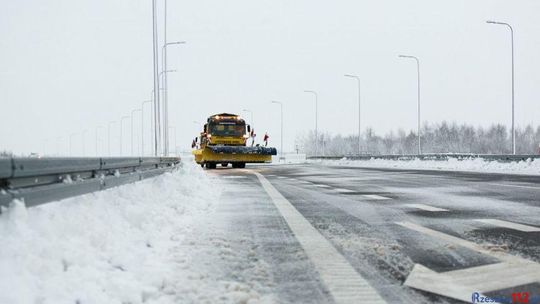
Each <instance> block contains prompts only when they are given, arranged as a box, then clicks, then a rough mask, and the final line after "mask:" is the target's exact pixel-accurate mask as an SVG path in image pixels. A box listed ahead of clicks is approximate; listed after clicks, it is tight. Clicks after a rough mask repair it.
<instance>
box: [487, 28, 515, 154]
mask: <svg viewBox="0 0 540 304" xmlns="http://www.w3.org/2000/svg"><path fill="white" fill-rule="evenodd" d="M486 22H487V23H488V24H496V25H504V26H506V27H508V29H510V38H511V43H512V154H514V155H515V154H516V129H515V116H514V114H515V111H514V101H515V99H514V92H515V90H514V84H515V81H514V74H515V72H514V28H513V27H512V26H511V25H510V24H508V23H506V22H498V21H491V20H490V21H486Z"/></svg>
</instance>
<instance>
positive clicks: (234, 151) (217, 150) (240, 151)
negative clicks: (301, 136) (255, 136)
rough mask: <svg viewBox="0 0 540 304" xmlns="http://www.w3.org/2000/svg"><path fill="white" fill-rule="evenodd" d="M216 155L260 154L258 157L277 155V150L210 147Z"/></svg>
mask: <svg viewBox="0 0 540 304" xmlns="http://www.w3.org/2000/svg"><path fill="white" fill-rule="evenodd" d="M208 148H209V149H210V150H212V152H214V153H223V154H258V155H277V150H276V148H267V147H245V146H209V147H208Z"/></svg>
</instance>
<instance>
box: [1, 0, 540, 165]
mask: <svg viewBox="0 0 540 304" xmlns="http://www.w3.org/2000/svg"><path fill="white" fill-rule="evenodd" d="M158 3H159V5H160V6H161V5H162V3H163V2H162V1H158ZM160 13H161V12H160ZM168 16H169V25H168V40H169V41H174V40H185V41H187V42H188V44H186V45H182V46H173V47H170V48H169V68H170V69H177V70H178V72H177V73H175V74H170V77H169V88H170V92H169V96H170V97H169V102H170V124H171V125H173V126H175V127H176V128H177V145H178V146H180V147H181V149H189V145H190V143H191V139H192V138H193V137H194V136H196V135H197V133H198V131H199V129H200V128H201V126H200V125H197V124H195V123H193V121H199V122H202V121H204V120H205V119H206V117H207V116H209V115H210V114H214V113H220V112H232V113H240V114H244V113H242V109H245V108H247V109H250V110H252V111H253V114H254V120H255V121H254V124H253V125H254V127H255V129H256V131H257V133H258V134H259V136H261V135H262V134H263V133H264V131H268V132H269V134H270V136H271V141H272V140H273V144H275V145H277V143H278V142H279V107H278V106H277V105H275V104H271V103H270V101H271V100H279V101H282V102H283V103H284V113H285V114H284V123H285V149H286V150H292V149H293V146H294V140H295V137H296V135H297V134H301V133H302V132H304V133H305V132H306V131H308V130H310V129H313V128H314V124H315V123H314V101H313V96H312V95H309V94H306V93H304V92H303V90H306V89H310V90H316V91H318V93H319V129H320V131H328V132H331V133H334V134H336V133H342V134H346V135H347V134H353V133H356V130H357V119H358V118H357V96H356V93H357V90H356V83H355V82H354V80H353V79H348V78H345V77H344V76H343V74H345V73H351V74H357V75H359V76H360V77H361V79H362V102H363V104H362V124H363V126H364V128H365V127H367V126H370V127H373V128H374V130H375V131H376V132H378V133H385V132H388V131H389V130H396V129H398V128H404V129H407V130H409V129H415V127H416V67H415V65H414V62H412V61H408V60H403V59H399V58H398V57H397V56H398V55H399V54H400V53H404V54H411V55H416V56H418V57H419V58H420V60H421V72H422V111H423V117H422V121H428V122H440V121H442V120H447V121H456V122H458V123H462V122H466V123H470V124H473V125H482V126H487V125H490V124H492V123H504V124H506V125H508V126H510V119H511V115H510V110H511V107H510V105H511V103H510V102H511V87H510V83H511V82H510V80H511V74H510V72H511V69H510V67H511V66H510V63H511V61H510V58H511V57H510V34H509V31H508V30H507V29H506V28H505V27H502V26H496V25H488V24H486V23H485V21H486V20H488V19H494V20H499V21H505V22H509V23H511V24H512V25H513V26H514V28H515V47H516V49H515V52H516V54H515V56H516V76H515V79H516V121H517V125H525V124H529V123H532V124H534V125H538V124H539V120H540V59H539V58H538V54H539V52H540V21H539V19H538V16H540V1H538V0H529V1H525V0H518V1H509V0H506V1H481V0H476V1H471V0H451V1H435V0H422V1H420V0H417V1H403V0H376V1H375V0H373V1H359V0H356V1H313V0H309V1H308V0H297V1H290V0H288V1H285V0H283V1H277V0H272V1H270V0H268V1H258V0H243V1H238V0H234V1H232V0H231V1H206V0H198V1H171V0H169V13H168ZM160 33H162V28H161V27H160ZM0 38H1V39H0V103H1V108H0V150H2V149H8V150H12V151H14V152H16V153H29V152H41V153H43V152H46V153H56V152H57V151H59V152H60V153H62V154H67V153H68V149H69V148H68V146H69V144H68V142H69V137H70V134H74V133H77V134H75V135H73V136H72V139H73V150H74V153H77V154H80V153H82V144H81V142H82V135H81V134H82V131H84V130H87V132H85V138H86V140H85V147H86V153H87V154H88V155H94V154H95V144H94V142H95V131H96V127H97V126H103V127H104V128H101V129H99V130H98V140H99V143H98V154H101V155H105V154H106V147H107V143H106V142H107V124H108V122H109V121H114V120H116V121H117V120H119V119H120V117H122V116H124V115H129V114H130V112H131V110H132V109H135V108H139V107H140V106H141V102H142V101H144V100H147V99H149V98H150V94H151V90H152V29H151V1H150V0H145V1H140V0H118V1H111V0H106V1H105V0H77V1H70V0H64V1H55V0H50V1H38V0H21V1H3V2H2V9H1V10H0ZM161 38H162V37H160V39H161ZM246 116H247V118H249V115H246ZM135 126H136V131H137V133H136V134H137V136H139V135H138V134H139V133H140V131H139V129H140V121H139V119H137V120H136V121H135ZM124 130H125V132H124V141H123V147H124V151H128V150H129V140H128V139H129V121H125V124H124ZM118 133H119V126H118V123H116V124H115V125H113V129H112V138H113V141H114V142H115V143H117V142H118V140H119V139H118ZM172 144H174V143H171V145H172ZM136 147H138V146H136ZM118 150H119V148H118V145H117V144H115V145H114V146H113V153H118Z"/></svg>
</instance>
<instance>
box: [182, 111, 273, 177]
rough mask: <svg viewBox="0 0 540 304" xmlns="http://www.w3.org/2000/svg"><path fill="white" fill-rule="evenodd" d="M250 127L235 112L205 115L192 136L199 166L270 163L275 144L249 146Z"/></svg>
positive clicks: (240, 166)
mask: <svg viewBox="0 0 540 304" xmlns="http://www.w3.org/2000/svg"><path fill="white" fill-rule="evenodd" d="M250 133H251V127H250V126H249V125H247V124H246V122H245V121H244V120H243V119H242V118H241V117H240V116H238V115H235V114H228V113H222V114H216V115H212V116H210V117H208V120H207V121H206V124H204V127H203V131H202V132H201V134H200V137H199V139H197V138H196V139H195V140H194V141H193V142H194V145H193V146H194V148H195V150H193V152H192V153H193V155H194V156H195V161H196V162H197V163H198V164H200V165H201V166H202V167H204V166H206V168H208V169H215V168H216V167H217V165H218V164H221V166H222V167H227V166H228V165H229V164H232V167H233V168H245V167H246V163H270V162H272V155H276V154H277V150H276V148H270V147H261V146H259V145H257V146H254V147H253V146H248V145H247V142H248V139H249V137H250V136H249V135H250Z"/></svg>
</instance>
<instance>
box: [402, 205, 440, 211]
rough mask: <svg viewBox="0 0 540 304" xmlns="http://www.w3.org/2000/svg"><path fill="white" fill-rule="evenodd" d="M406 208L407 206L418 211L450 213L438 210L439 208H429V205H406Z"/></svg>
mask: <svg viewBox="0 0 540 304" xmlns="http://www.w3.org/2000/svg"><path fill="white" fill-rule="evenodd" d="M405 206H406V207H409V208H416V209H420V210H424V211H430V212H444V211H448V209H443V208H437V207H433V206H429V205H424V204H406V205H405Z"/></svg>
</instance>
